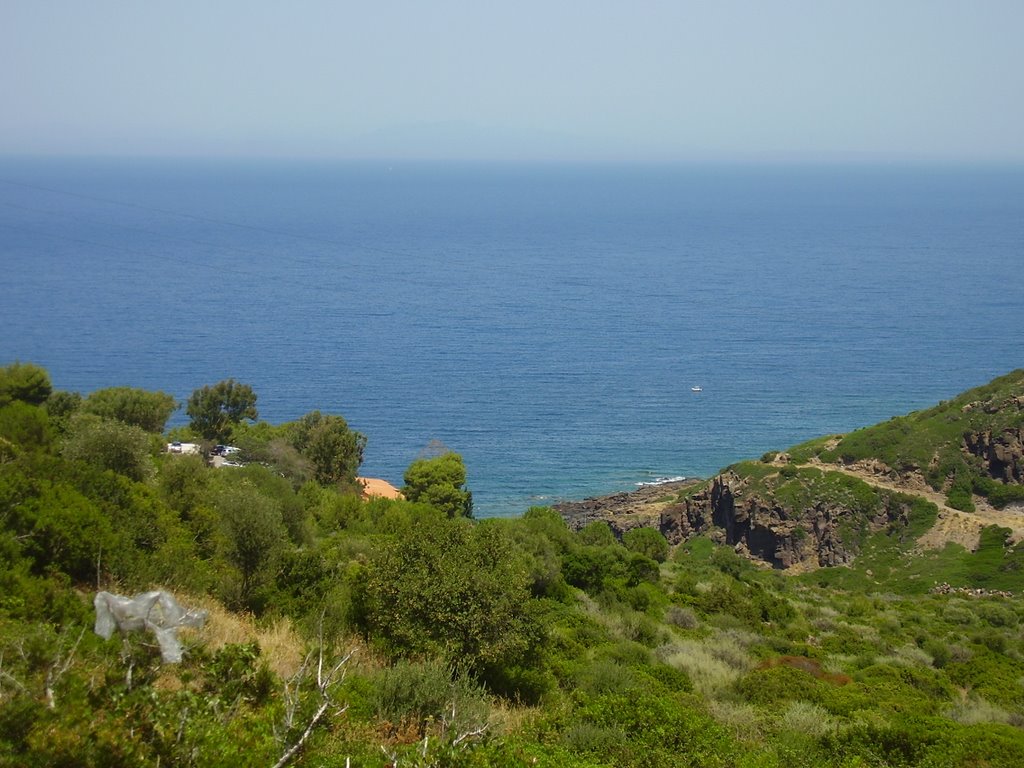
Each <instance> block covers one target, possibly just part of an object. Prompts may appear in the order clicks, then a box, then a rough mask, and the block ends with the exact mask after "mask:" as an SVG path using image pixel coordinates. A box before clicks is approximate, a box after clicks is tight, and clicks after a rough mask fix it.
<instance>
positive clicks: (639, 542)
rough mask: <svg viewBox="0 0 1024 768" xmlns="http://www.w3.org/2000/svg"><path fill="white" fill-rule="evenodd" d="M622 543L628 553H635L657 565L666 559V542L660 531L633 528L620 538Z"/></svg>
mask: <svg viewBox="0 0 1024 768" xmlns="http://www.w3.org/2000/svg"><path fill="white" fill-rule="evenodd" d="M622 543H623V544H624V545H625V546H626V549H628V550H629V551H630V552H636V553H638V554H641V555H644V556H645V557H649V558H651V560H655V561H657V562H659V563H664V562H665V560H667V559H668V549H669V547H668V541H667V540H666V539H665V537H664V536H663V535H662V534H661V531H658V530H655V529H654V528H648V527H646V526H644V527H641V528H633V529H631V530H628V531H626V532H625V533H624V534H623V536H622Z"/></svg>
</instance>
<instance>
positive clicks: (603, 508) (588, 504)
mask: <svg viewBox="0 0 1024 768" xmlns="http://www.w3.org/2000/svg"><path fill="white" fill-rule="evenodd" d="M702 482H704V481H703V480H701V479H699V478H687V479H685V480H677V481H671V482H666V483H658V484H656V485H644V486H641V487H640V488H638V489H637V490H635V491H620V492H618V493H611V494H608V495H606V496H595V497H592V498H589V499H583V500H582V501H562V502H559V503H557V504H552V505H551V506H552V508H553V509H554V510H555V511H556V512H558V513H559V514H560V515H561V516H562V519H563V520H565V522H566V525H568V526H569V528H570V529H571V530H573V531H578V530H580V529H581V528H585V527H586V526H588V525H590V523H593V522H595V521H597V520H602V521H604V522H606V523H608V525H609V527H610V528H611V529H612V532H613V533H614V534H615V535H616V536H618V537H621V536H622V534H624V533H625V532H626V531H629V530H632V529H633V528H640V527H643V526H647V527H650V528H655V529H657V528H658V527H659V524H660V520H661V513H662V512H663V511H664V509H665V508H666V507H669V506H671V505H673V504H675V503H677V497H678V495H679V492H680V491H682V490H684V489H686V488H689V487H691V486H694V485H697V484H699V483H702Z"/></svg>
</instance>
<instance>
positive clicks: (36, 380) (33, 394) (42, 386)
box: [0, 363, 53, 406]
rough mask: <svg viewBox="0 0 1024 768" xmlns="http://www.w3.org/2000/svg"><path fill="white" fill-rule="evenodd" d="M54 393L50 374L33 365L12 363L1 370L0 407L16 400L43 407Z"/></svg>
mask: <svg viewBox="0 0 1024 768" xmlns="http://www.w3.org/2000/svg"><path fill="white" fill-rule="evenodd" d="M51 392H53V385H52V384H50V374H48V373H47V372H46V369H45V368H40V367H39V366H38V365H33V364H32V363H11V364H10V365H8V366H5V367H3V368H0V406H2V405H6V404H7V403H10V402H12V401H14V400H21V401H22V402H25V403H28V404H29V405H41V404H42V403H44V402H46V398H48V397H49V396H50V393H51Z"/></svg>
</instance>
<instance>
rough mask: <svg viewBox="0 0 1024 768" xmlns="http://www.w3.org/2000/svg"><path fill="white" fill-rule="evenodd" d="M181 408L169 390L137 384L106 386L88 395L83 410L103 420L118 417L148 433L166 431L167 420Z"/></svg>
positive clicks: (118, 419) (119, 419)
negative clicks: (136, 386) (136, 385)
mask: <svg viewBox="0 0 1024 768" xmlns="http://www.w3.org/2000/svg"><path fill="white" fill-rule="evenodd" d="M177 407H178V404H177V403H176V402H175V401H174V398H173V397H172V396H171V395H168V394H167V393H166V392H149V391H147V390H145V389H136V388H135V387H107V388H106V389H98V390H96V391H95V392H93V393H92V394H91V395H89V396H88V397H87V398H85V402H84V403H83V404H82V410H83V411H85V412H86V413H94V414H96V415H97V416H102V417H103V418H104V419H116V420H117V421H123V422H124V423H125V424H131V425H133V426H136V427H140V428H141V429H144V430H146V431H147V432H163V431H164V425H165V424H166V423H167V419H169V418H170V416H171V414H172V413H173V412H174V411H175V409H176V408H177Z"/></svg>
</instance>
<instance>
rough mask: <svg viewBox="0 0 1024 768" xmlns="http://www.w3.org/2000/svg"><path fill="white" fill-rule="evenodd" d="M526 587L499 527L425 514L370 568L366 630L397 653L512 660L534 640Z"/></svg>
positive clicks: (474, 663) (482, 662)
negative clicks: (445, 653) (440, 654)
mask: <svg viewBox="0 0 1024 768" xmlns="http://www.w3.org/2000/svg"><path fill="white" fill-rule="evenodd" d="M413 531H414V532H415V533H413ZM527 584H528V574H527V571H526V568H525V566H524V564H523V561H522V559H521V558H520V557H519V554H518V552H517V551H516V548H515V546H514V545H513V542H512V541H511V539H510V538H509V536H508V535H507V534H506V532H505V530H504V529H503V528H501V527H500V526H497V525H487V524H480V525H474V524H472V523H470V522H469V521H467V520H463V519H455V520H448V519H445V518H435V519H429V518H422V519H420V520H419V521H418V522H417V523H416V524H415V528H413V529H412V530H411V531H410V535H404V536H403V535H399V536H397V537H396V538H395V539H394V540H393V541H392V543H391V544H390V545H388V546H386V547H385V548H384V549H383V550H382V551H381V552H380V553H379V554H378V555H377V557H376V558H375V559H374V561H373V562H372V563H371V565H370V566H369V573H368V576H367V581H366V591H367V608H368V611H367V617H366V618H367V623H368V628H369V630H370V633H371V635H373V636H376V637H378V638H379V639H381V640H384V641H385V642H386V644H387V646H388V647H389V649H390V650H391V652H392V653H393V654H394V655H396V656H418V655H421V654H424V653H438V652H441V653H444V652H447V653H448V654H451V656H450V659H451V660H452V661H454V662H458V663H465V664H468V665H469V666H470V667H472V668H475V669H477V670H479V669H482V668H484V667H488V666H492V665H501V664H506V663H512V662H515V661H516V660H519V659H521V658H522V655H523V654H524V653H525V652H526V651H527V649H528V648H529V647H530V645H531V643H532V642H533V641H532V626H531V624H530V619H529V617H528V612H526V611H524V606H525V605H526V604H527V603H528V602H529V598H530V595H529V590H528V586H527Z"/></svg>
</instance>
